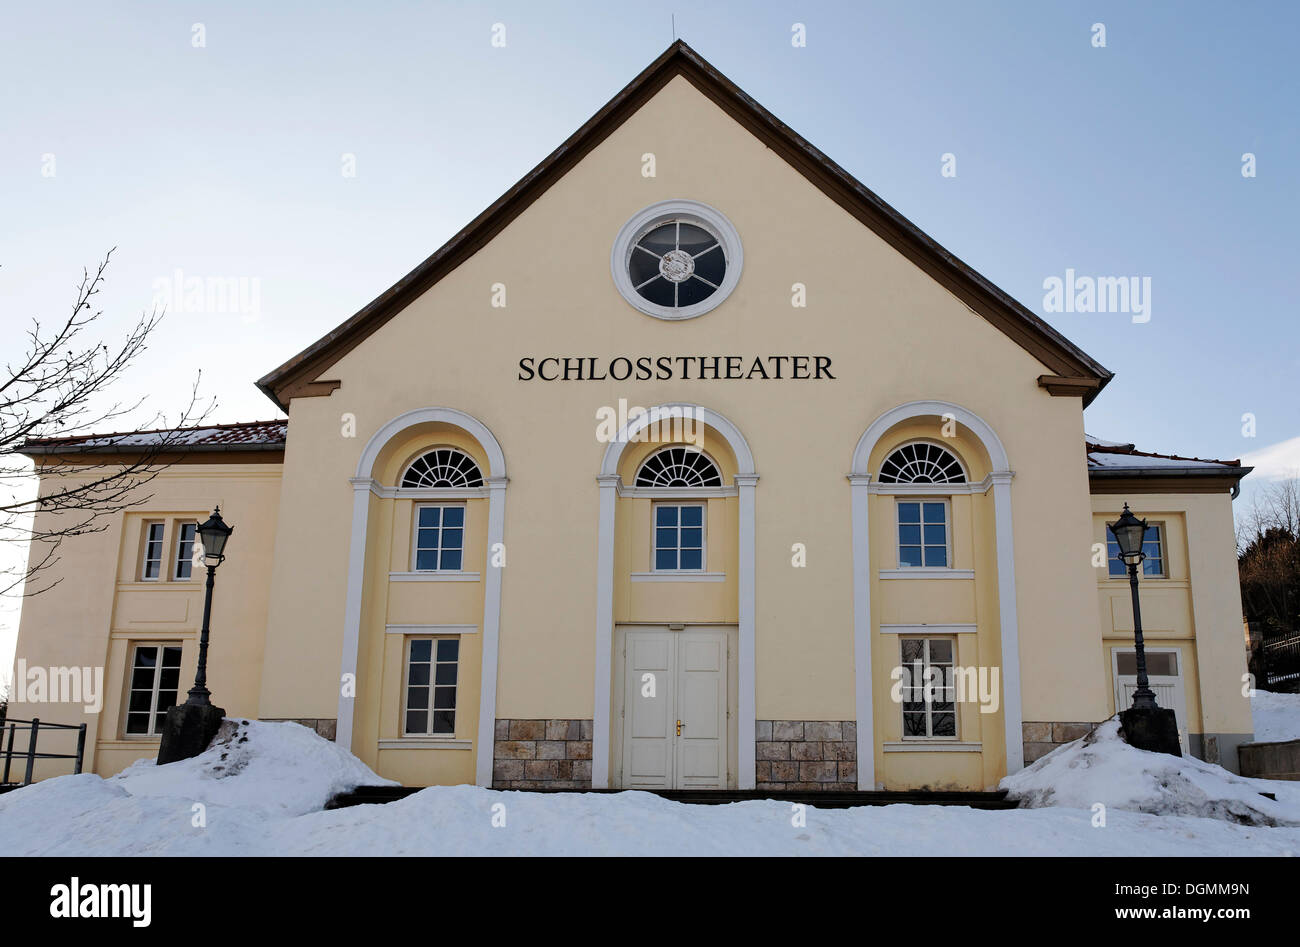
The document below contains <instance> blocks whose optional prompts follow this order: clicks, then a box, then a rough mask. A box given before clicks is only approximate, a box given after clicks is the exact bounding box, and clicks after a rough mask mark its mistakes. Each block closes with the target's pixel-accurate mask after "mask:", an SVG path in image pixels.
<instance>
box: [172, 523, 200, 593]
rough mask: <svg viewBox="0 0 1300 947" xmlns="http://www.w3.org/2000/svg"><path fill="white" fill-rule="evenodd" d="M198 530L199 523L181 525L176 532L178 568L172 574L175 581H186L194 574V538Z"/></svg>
mask: <svg viewBox="0 0 1300 947" xmlns="http://www.w3.org/2000/svg"><path fill="white" fill-rule="evenodd" d="M198 528H199V524H198V523H181V524H180V526H179V528H178V529H177V530H176V568H175V570H174V571H173V572H172V578H173V579H179V580H182V581H184V580H186V579H188V578H189V577H190V575H191V574H192V572H193V568H194V563H193V561H192V560H193V557H194V536H195V533H196V531H197V530H198Z"/></svg>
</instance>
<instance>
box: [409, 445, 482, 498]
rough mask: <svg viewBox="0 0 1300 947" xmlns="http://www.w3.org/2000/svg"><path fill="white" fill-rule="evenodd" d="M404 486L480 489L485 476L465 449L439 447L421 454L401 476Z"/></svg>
mask: <svg viewBox="0 0 1300 947" xmlns="http://www.w3.org/2000/svg"><path fill="white" fill-rule="evenodd" d="M402 486H403V487H416V488H420V487H481V486H483V474H482V473H480V472H479V469H478V464H476V463H475V462H474V459H473V458H472V457H470V456H469V455H468V454H466V453H465V452H464V451H463V450H457V449H456V448H454V447H436V448H434V449H433V450H431V451H429V452H428V453H425V454H421V455H420V456H419V457H417V458H415V460H414V461H412V462H411V466H409V467H407V468H406V473H404V474H402Z"/></svg>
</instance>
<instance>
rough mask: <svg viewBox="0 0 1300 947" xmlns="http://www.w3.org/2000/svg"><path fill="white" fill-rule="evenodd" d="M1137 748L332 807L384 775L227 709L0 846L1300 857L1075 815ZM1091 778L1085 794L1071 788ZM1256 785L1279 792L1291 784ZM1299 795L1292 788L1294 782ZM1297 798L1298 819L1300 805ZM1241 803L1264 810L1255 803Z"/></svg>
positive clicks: (42, 812)
mask: <svg viewBox="0 0 1300 947" xmlns="http://www.w3.org/2000/svg"><path fill="white" fill-rule="evenodd" d="M1112 743H1113V744H1115V745H1113V746H1112V745H1111V744H1112ZM1099 746H1100V747H1101V749H1098V747H1099ZM1137 753H1138V751H1133V750H1129V749H1128V748H1127V747H1124V746H1123V745H1122V744H1118V741H1108V740H1107V739H1104V738H1103V739H1101V740H1094V741H1093V742H1092V743H1090V744H1089V745H1088V746H1086V747H1083V748H1082V749H1081V748H1079V747H1078V746H1075V747H1073V748H1072V747H1065V748H1063V749H1062V750H1061V751H1058V753H1057V754H1054V757H1053V761H1052V768H1051V769H1050V771H1049V772H1048V773H1047V774H1046V775H1044V773H1043V771H1044V770H1045V769H1047V767H1046V766H1043V765H1039V766H1036V767H1034V768H1031V770H1030V771H1026V774H1022V775H1021V776H1020V777H1017V778H1018V779H1020V780H1021V781H1024V782H1026V785H1028V783H1030V782H1032V783H1034V786H1033V787H1030V788H1035V789H1036V792H1037V796H1036V798H1037V799H1038V800H1039V804H1041V801H1042V800H1043V799H1044V798H1046V797H1047V795H1048V792H1049V791H1050V792H1051V793H1053V794H1054V807H1049V808H1035V809H1024V810H1008V811H982V810H978V809H970V808H966V807H963V806H916V805H891V806H864V807H860V808H854V809H818V808H816V807H815V806H808V807H807V808H806V809H805V808H804V807H797V806H791V805H790V804H789V803H786V802H778V801H775V800H756V801H751V802H740V803H733V804H730V805H714V806H705V805H696V806H692V805H682V804H680V803H676V802H669V801H668V800H666V799H662V798H660V797H658V796H655V795H652V794H650V793H644V792H625V793H611V794H601V793H571V794H559V795H547V794H543V793H530V792H510V791H500V790H492V789H484V788H481V787H478V786H439V787H433V788H430V789H425V790H423V791H422V792H418V793H415V794H414V795H411V796H408V797H407V798H406V799H404V800H402V801H400V802H395V803H390V804H388V805H366V806H355V807H352V808H348V809H337V810H328V811H325V810H322V808H321V807H322V806H323V805H324V804H325V801H326V800H327V799H328V798H329V797H330V796H331V795H333V794H334V793H336V792H342V791H346V790H347V789H351V788H354V787H355V786H358V785H379V784H383V783H385V780H382V779H380V778H378V777H377V776H376V775H375V774H374V773H373V772H371V771H370V770H369V769H368V768H367V767H366V766H364V765H363V764H362V763H361V762H360V761H359V760H357V759H355V758H354V757H353V756H351V755H350V754H349V753H347V752H346V751H345V750H343V749H341V748H340V747H338V746H337V745H335V744H333V743H330V742H328V741H325V740H322V739H321V738H320V737H318V736H317V735H316V734H315V733H313V732H312V731H310V730H308V729H306V728H305V727H300V726H298V725H296V724H290V723H262V722H258V721H245V720H227V721H226V723H225V724H224V725H223V728H222V731H221V733H220V734H219V735H218V739H217V740H216V741H215V742H214V743H213V745H212V746H211V747H210V748H209V749H208V750H207V751H206V752H204V753H203V754H201V755H200V756H198V757H195V758H194V759H192V760H186V761H182V762H179V763H172V764H170V765H168V766H156V765H154V764H153V763H152V761H149V760H145V761H142V762H140V763H138V764H136V765H135V766H132V767H131V768H130V769H128V770H126V771H124V772H123V773H121V774H119V775H118V776H115V777H113V778H111V779H100V778H99V777H98V776H93V775H88V774H87V775H81V776H62V777H59V778H57V779H50V780H46V781H44V782H41V783H37V784H36V785H34V786H28V787H26V788H24V789H19V790H17V791H15V792H11V793H7V794H5V795H0V852H2V853H4V854H5V855H9V856H22V855H64V856H78V857H82V856H98V855H166V856H174V855H187V856H209V857H210V856H236V857H246V856H265V855H328V856H336V857H337V856H368V855H510V856H521V855H543V856H548V855H549V856H554V855H585V856H589V855H617V856H647V855H649V856H659V855H763V856H791V855H912V856H939V855H942V856H951V855H986V856H987V855H995V856H996V855H1017V856H1047V855H1107V856H1133V855H1168V856H1177V855H1237V856H1240V855H1295V854H1297V853H1300V828H1290V827H1261V826H1258V825H1241V824H1236V823H1234V822H1233V821H1225V820H1223V819H1218V818H1208V819H1207V818H1194V817H1190V816H1185V815H1150V814H1146V813H1145V812H1125V811H1123V810H1122V809H1115V810H1113V811H1111V812H1109V813H1108V816H1107V828H1105V829H1101V830H1099V829H1098V828H1096V827H1094V826H1093V824H1092V816H1091V813H1090V812H1089V811H1088V810H1087V809H1086V808H1084V809H1080V808H1069V806H1072V805H1084V806H1086V805H1090V804H1091V802H1093V801H1096V800H1107V801H1109V802H1110V804H1112V805H1115V804H1119V803H1116V802H1115V799H1117V798H1120V797H1123V798H1129V799H1132V798H1137V797H1141V799H1149V798H1150V797H1151V796H1152V795H1153V792H1154V790H1152V789H1151V787H1150V786H1148V785H1147V784H1146V782H1144V780H1146V779H1147V778H1148V777H1149V776H1150V774H1151V773H1153V772H1157V769H1156V767H1157V764H1160V760H1157V761H1156V762H1155V763H1152V762H1150V761H1143V763H1142V765H1141V766H1137V765H1136V764H1134V763H1133V762H1132V760H1130V757H1131V756H1132V755H1134V754H1137ZM1151 755H1152V754H1144V756H1148V757H1149V756H1151ZM1161 759H1163V758H1161ZM1069 760H1074V762H1075V763H1076V765H1075V766H1074V767H1071V766H1070V765H1069ZM1044 762H1046V761H1044ZM1058 763H1059V764H1060V765H1059V766H1058V765H1057V764H1058ZM1173 763H1174V764H1177V765H1175V766H1174V767H1173V769H1174V770H1175V771H1176V772H1177V773H1179V774H1182V773H1184V772H1185V771H1186V767H1187V764H1188V761H1184V762H1183V763H1182V764H1179V763H1178V761H1173ZM1161 765H1163V764H1161ZM1106 767H1110V769H1107V768H1106ZM1198 767H1199V768H1197V767H1193V768H1192V776H1197V774H1198V773H1200V770H1201V769H1205V770H1210V771H1213V773H1212V779H1211V778H1210V777H1206V779H1207V780H1208V781H1209V782H1208V784H1210V785H1212V786H1213V787H1215V788H1214V790H1213V792H1212V793H1210V792H1208V791H1206V790H1202V791H1203V794H1206V795H1207V797H1208V796H1212V797H1213V798H1214V799H1221V798H1223V796H1224V793H1225V792H1226V790H1224V789H1223V786H1222V784H1223V782H1224V778H1223V777H1224V774H1223V771H1222V770H1218V768H1217V767H1205V765H1204V764H1198ZM1108 772H1109V773H1111V774H1112V775H1113V776H1115V777H1116V778H1122V779H1126V780H1128V781H1129V783H1130V784H1131V785H1130V786H1129V788H1128V789H1127V790H1125V791H1124V792H1118V791H1117V792H1116V793H1108V792H1106V791H1104V787H1103V788H1102V789H1097V790H1095V791H1093V790H1089V789H1087V788H1086V787H1087V786H1088V784H1089V781H1091V782H1093V783H1101V782H1103V781H1104V780H1103V779H1102V777H1104V776H1105V775H1106V773H1108ZM1031 773H1032V774H1033V779H1032V780H1030V779H1029V774H1031ZM1049 777H1050V778H1051V779H1052V780H1054V782H1052V784H1051V785H1049ZM1139 777H1141V778H1139ZM1179 778H1182V779H1187V778H1188V777H1186V776H1185V775H1180V777H1179ZM1198 778H1199V777H1198ZM1081 779H1082V780H1083V781H1084V783H1083V788H1081V787H1080V786H1078V785H1076V784H1078V783H1079V782H1080V780H1081ZM1231 779H1235V778H1230V780H1229V781H1231ZM1237 782H1239V783H1242V784H1245V783H1247V782H1258V781H1246V780H1237ZM1264 785H1267V786H1268V787H1269V788H1272V789H1276V790H1277V792H1278V793H1279V797H1280V794H1281V792H1282V791H1283V789H1284V788H1285V787H1287V786H1288V784H1279V783H1265V784H1264ZM1134 787H1136V788H1134ZM1251 789H1252V791H1253V787H1251ZM1294 791H1296V792H1297V793H1298V794H1300V787H1296V790H1294ZM1240 792H1241V793H1242V796H1243V797H1245V796H1248V795H1249V792H1248V791H1247V790H1246V789H1240ZM1183 794H1184V795H1190V790H1184V792H1183ZM1261 799H1262V797H1261ZM1121 801H1122V800H1121ZM1139 801H1141V800H1139ZM1259 805H1261V806H1263V807H1264V808H1263V809H1260V810H1259V811H1260V812H1262V813H1263V814H1264V815H1265V816H1267V817H1268V818H1270V819H1273V820H1274V822H1276V823H1279V824H1280V823H1281V822H1283V821H1286V820H1284V819H1283V818H1282V815H1281V814H1280V810H1281V808H1282V803H1281V802H1279V803H1277V804H1274V805H1276V806H1277V809H1278V810H1279V812H1276V813H1275V812H1273V811H1272V810H1271V809H1269V808H1268V806H1269V805H1270V804H1269V803H1267V801H1266V800H1265V801H1263V802H1261V803H1259ZM1164 808H1165V809H1168V808H1170V807H1168V806H1165V807H1164ZM1193 808H1194V807H1193ZM1202 808H1203V807H1202ZM1293 808H1294V810H1295V811H1296V812H1297V813H1300V801H1297V802H1296V804H1295V805H1294V806H1293ZM1242 811H1250V812H1251V813H1252V817H1254V815H1253V813H1254V812H1255V810H1250V809H1249V807H1247V809H1243V810H1242ZM1298 821H1300V818H1298Z"/></svg>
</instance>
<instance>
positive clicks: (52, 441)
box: [22, 418, 289, 447]
mask: <svg viewBox="0 0 1300 947" xmlns="http://www.w3.org/2000/svg"><path fill="white" fill-rule="evenodd" d="M271 424H280V425H285V426H287V425H288V424H289V419H288V418H272V419H270V420H268V421H226V422H223V423H221V424H195V425H190V426H187V427H156V428H145V429H142V430H137V431H105V432H103V433H91V434H69V435H65V436H63V437H29V438H26V439H25V440H24V441H23V444H22V446H23V447H27V446H29V445H33V444H37V445H41V446H46V445H56V444H66V443H71V442H73V441H93V440H104V439H107V438H114V437H138V436H140V435H141V434H181V433H186V432H194V431H216V430H223V431H225V430H232V429H235V428H255V427H265V426H267V425H271Z"/></svg>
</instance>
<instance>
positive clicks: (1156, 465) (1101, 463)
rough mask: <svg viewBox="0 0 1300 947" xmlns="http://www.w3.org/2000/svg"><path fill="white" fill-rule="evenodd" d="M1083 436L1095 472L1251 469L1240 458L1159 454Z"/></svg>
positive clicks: (1232, 472) (1230, 473) (1234, 472)
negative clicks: (1210, 458)
mask: <svg viewBox="0 0 1300 947" xmlns="http://www.w3.org/2000/svg"><path fill="white" fill-rule="evenodd" d="M1084 439H1085V449H1086V452H1087V456H1088V472H1089V473H1092V474H1100V473H1102V472H1105V474H1110V473H1115V474H1119V473H1130V474H1132V473H1137V472H1139V471H1143V472H1149V473H1151V474H1154V475H1160V474H1173V473H1181V474H1212V473H1219V474H1224V475H1227V476H1236V477H1244V476H1245V475H1246V474H1248V473H1249V472H1250V470H1251V468H1249V467H1243V466H1241V461H1240V460H1205V459H1202V458H1200V457H1180V456H1178V455H1177V454H1156V453H1151V452H1149V451H1141V450H1138V449H1137V448H1136V446H1135V445H1133V444H1128V443H1123V442H1120V441H1103V440H1102V439H1101V438H1097V437H1093V436H1092V435H1091V434H1085V435H1084ZM1103 475H1104V474H1103Z"/></svg>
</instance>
